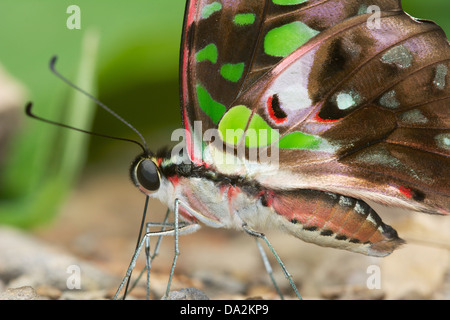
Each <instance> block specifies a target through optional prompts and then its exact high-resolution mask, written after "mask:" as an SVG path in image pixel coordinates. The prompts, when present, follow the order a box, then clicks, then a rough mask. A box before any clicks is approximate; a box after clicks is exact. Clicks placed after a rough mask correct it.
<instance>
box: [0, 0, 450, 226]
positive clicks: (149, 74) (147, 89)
mask: <svg viewBox="0 0 450 320" xmlns="http://www.w3.org/2000/svg"><path fill="white" fill-rule="evenodd" d="M72 4H74V2H73V1H65V0H40V1H36V0H1V1H0V65H1V66H3V68H4V69H5V70H4V71H5V72H6V73H8V74H9V75H10V76H12V77H13V78H14V79H15V80H16V81H18V82H19V83H20V85H21V86H22V88H23V90H24V95H23V104H25V102H27V101H33V103H34V106H35V108H34V111H35V112H36V113H37V114H38V115H40V116H43V117H45V118H49V119H54V120H59V121H62V122H64V123H67V124H70V125H74V126H77V127H82V128H90V127H91V126H92V130H93V131H95V132H98V133H104V134H109V135H115V136H119V137H125V138H134V139H135V138H137V137H136V136H135V134H134V133H133V132H132V131H131V130H129V129H128V128H127V127H126V126H124V125H123V124H122V123H120V122H119V121H117V120H116V119H115V118H113V117H112V116H110V115H108V114H107V113H105V112H103V111H102V110H99V109H98V108H96V107H95V106H94V105H92V104H91V103H90V102H89V101H88V100H87V99H84V98H82V97H80V95H78V94H76V93H75V92H74V90H73V89H71V88H69V87H68V86H67V85H66V84H64V83H63V82H62V81H60V80H59V79H58V78H56V77H55V76H54V75H52V74H51V73H50V71H49V69H48V62H49V60H50V58H51V57H52V56H53V55H55V54H56V55H58V57H59V60H58V62H57V69H58V70H59V71H60V72H62V73H63V74H64V75H66V76H67V77H68V78H69V79H72V80H74V81H75V82H76V83H77V84H79V85H80V86H81V87H83V88H84V89H86V90H87V91H89V92H90V93H92V94H93V95H94V96H97V97H99V99H100V100H101V101H103V102H104V103H105V104H106V105H108V106H109V107H110V108H112V109H113V110H115V111H116V112H117V113H118V114H120V115H122V116H123V117H124V118H125V119H126V120H127V121H129V122H130V123H132V124H133V125H134V126H135V127H136V128H137V129H138V130H139V131H141V132H142V133H143V134H144V136H145V137H146V138H147V139H148V142H149V144H150V146H151V148H152V149H157V148H158V147H161V146H163V145H165V144H168V143H170V132H172V130H173V129H174V128H177V127H179V126H180V125H181V121H180V113H179V95H178V55H179V44H180V37H181V28H182V23H183V14H184V12H183V11H184V6H185V1H184V0H129V1H123V0H84V1H76V5H78V6H79V7H80V8H81V29H80V30H77V29H74V30H70V29H68V28H67V26H66V21H67V19H68V18H69V16H71V15H72V14H73V13H67V12H66V11H67V8H68V7H69V6H70V5H72ZM403 7H404V9H405V11H407V12H408V13H409V14H411V15H412V16H415V17H420V18H426V19H430V20H434V21H436V22H437V23H438V24H439V25H440V26H441V27H443V28H444V30H445V31H446V33H447V35H448V34H450V14H449V13H450V1H449V0H429V1H423V0H404V1H403ZM94 115H95V117H94ZM0 117H1V114H0ZM19 120H20V121H19V123H18V124H17V130H16V131H15V132H14V135H13V136H12V137H11V138H10V139H8V144H7V145H6V147H7V149H4V150H6V151H3V154H2V153H0V166H1V167H0V223H3V224H14V225H17V226H21V227H32V226H35V225H38V224H42V223H43V222H47V221H49V220H51V218H52V217H53V216H54V215H55V213H56V212H57V211H58V208H59V206H60V205H61V203H62V202H63V201H64V199H65V198H66V196H67V194H68V192H69V191H70V188H71V187H72V186H73V184H74V183H75V182H76V181H77V179H78V178H79V176H80V175H81V174H82V172H83V170H84V169H83V168H84V164H85V163H87V165H88V166H97V167H102V166H103V164H104V163H108V162H114V161H115V160H116V159H117V158H124V159H129V161H131V160H132V158H133V156H134V155H135V154H136V153H138V152H139V149H137V148H136V147H135V146H133V145H129V144H126V143H123V142H117V141H110V140H107V139H102V138H95V137H94V138H90V137H88V136H86V135H83V134H79V133H76V132H72V131H70V130H64V129H61V128H56V127H54V126H50V125H47V124H44V123H40V122H37V121H34V120H31V119H28V118H26V117H25V116H24V114H23V113H22V112H21V113H20V119H19ZM0 123H1V122H0ZM0 133H1V131H0ZM0 141H1V140H0ZM86 161H87V162H86ZM123 171H124V172H125V171H126V168H123ZM105 187H107V186H105Z"/></svg>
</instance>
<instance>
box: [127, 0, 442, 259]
mask: <svg viewBox="0 0 450 320" xmlns="http://www.w3.org/2000/svg"><path fill="white" fill-rule="evenodd" d="M376 9H378V10H379V11H378V23H369V22H370V18H371V17H373V13H374V12H376ZM371 10H374V11H371ZM449 66H450V48H449V42H448V40H447V38H446V36H445V33H444V32H443V30H442V29H441V28H440V27H438V26H437V25H436V24H434V23H433V22H430V21H424V20H418V19H414V18H412V17H411V16H409V15H408V14H406V13H405V12H404V11H403V10H402V8H401V4H400V1H397V0H378V1H374V0H370V1H369V0H367V1H360V0H352V1H345V2H343V1H340V0H334V1H333V0H329V1H324V0H315V1H313V0H310V1H303V0H265V1H263V0H245V1H235V0H222V1H212V0H195V1H194V0H192V1H188V3H187V7H186V13H185V24H184V33H183V40H182V49H181V66H180V77H181V103H182V105H181V112H182V118H183V124H184V128H185V138H186V139H185V143H186V148H185V152H184V157H183V152H171V153H168V154H166V155H158V154H156V155H153V154H144V155H143V156H142V157H140V158H138V159H137V161H136V162H135V165H134V166H133V169H132V176H133V177H134V181H135V183H136V185H137V186H138V187H139V188H140V189H141V190H142V191H143V192H145V193H146V194H148V195H151V196H154V197H156V198H159V199H160V200H161V201H162V202H164V203H166V204H167V205H168V206H169V208H170V209H172V210H173V209H175V211H176V213H177V214H178V213H179V214H180V216H181V217H182V218H183V219H184V220H186V221H188V222H190V223H192V224H197V223H199V222H201V223H204V224H206V225H209V226H212V227H225V228H238V229H239V228H242V226H246V227H248V228H249V229H251V230H259V229H261V228H277V229H282V230H284V231H285V232H287V233H290V234H292V235H294V236H296V237H298V238H300V239H302V240H304V241H307V242H312V243H315V244H318V245H322V246H329V247H335V248H340V249H346V250H350V251H353V252H358V253H363V254H367V255H373V256H385V255H388V254H389V253H391V252H392V251H393V250H394V249H395V248H396V247H398V246H399V245H400V244H402V243H403V241H402V240H401V239H400V238H399V237H398V235H397V232H396V231H395V230H394V229H393V228H392V227H390V226H388V225H386V224H384V223H383V222H382V220H381V218H380V217H379V216H378V215H377V213H376V212H375V211H374V210H373V209H372V208H371V207H370V206H369V205H368V204H367V203H366V201H374V202H377V203H381V204H384V205H388V206H394V207H400V208H405V209H411V210H414V211H420V212H426V213H433V214H449V212H450V186H449V177H450V128H449V124H450V122H449V120H450V119H449V115H450V79H449V75H448V74H449V72H448V71H449ZM208 137H209V138H208ZM211 137H212V138H211ZM242 150H243V152H240V151H242ZM263 151H264V154H267V155H268V154H270V155H273V154H276V155H277V160H278V162H274V161H269V162H267V161H262V158H261V156H260V155H261V152H263ZM252 155H253V156H252ZM254 155H256V157H255V156H254ZM230 159H231V161H230ZM227 160H228V161H227ZM175 207H176V208H175Z"/></svg>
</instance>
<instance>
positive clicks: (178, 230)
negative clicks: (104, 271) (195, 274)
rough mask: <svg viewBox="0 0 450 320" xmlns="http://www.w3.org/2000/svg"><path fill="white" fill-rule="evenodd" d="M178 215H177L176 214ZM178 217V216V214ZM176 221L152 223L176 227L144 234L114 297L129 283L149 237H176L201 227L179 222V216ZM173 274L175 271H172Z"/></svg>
mask: <svg viewBox="0 0 450 320" xmlns="http://www.w3.org/2000/svg"><path fill="white" fill-rule="evenodd" d="M175 216H176V215H175ZM176 217H177V216H176ZM175 220H176V223H164V224H162V223H161V224H155V223H153V224H152V225H153V226H155V225H157V226H165V227H167V226H173V227H174V228H173V229H171V230H161V231H156V232H148V233H146V234H144V236H143V237H142V239H141V241H140V242H139V245H138V246H137V248H136V250H135V252H134V254H133V257H132V258H131V262H130V265H129V267H128V269H127V272H126V274H125V276H124V278H123V280H122V282H121V284H120V286H119V288H118V289H117V291H116V294H115V295H114V299H117V298H118V296H119V293H120V291H121V290H122V288H123V286H124V285H125V284H126V283H127V281H128V279H129V278H130V277H131V273H132V271H133V269H134V267H135V266H136V261H137V259H138V257H139V255H140V253H141V250H142V248H143V247H144V246H145V245H146V243H147V239H148V238H149V237H152V236H168V235H176V237H178V236H179V235H184V234H189V233H192V232H195V231H197V230H198V229H199V227H200V226H199V225H197V224H186V223H183V224H181V225H180V224H179V223H178V218H176V219H175ZM176 247H178V244H177V245H176ZM172 268H173V269H174V266H172ZM171 274H173V272H172V273H171Z"/></svg>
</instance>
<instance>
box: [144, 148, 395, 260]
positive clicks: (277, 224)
mask: <svg viewBox="0 0 450 320" xmlns="http://www.w3.org/2000/svg"><path fill="white" fill-rule="evenodd" d="M153 161H154V162H155V163H156V164H157V166H158V170H159V172H160V181H161V182H160V187H159V189H158V190H157V192H155V193H153V194H152V196H153V197H155V198H158V199H159V200H160V201H161V202H163V203H165V204H167V206H168V207H169V208H170V209H171V210H173V209H174V203H175V200H176V199H178V201H179V202H180V204H181V205H180V207H179V214H180V216H181V218H182V219H183V220H185V221H188V222H190V223H200V224H205V225H207V226H210V227H216V228H234V229H241V228H242V225H243V224H246V225H247V226H249V227H250V228H252V229H254V230H258V231H261V230H262V231H263V230H265V229H272V230H273V229H278V230H281V231H284V232H288V233H290V234H292V235H294V236H296V237H299V238H301V239H303V240H304V241H307V242H312V243H315V244H318V245H322V246H331V247H336V248H341V249H346V250H350V251H354V252H359V253H364V254H369V255H376V256H383V255H387V254H389V253H390V252H392V251H393V250H394V249H395V248H396V247H397V246H399V245H400V244H401V243H402V242H403V241H402V240H401V239H400V238H399V237H398V236H397V232H396V231H395V230H394V229H392V228H391V227H390V226H388V225H386V224H384V223H383V222H382V220H381V218H380V217H379V216H378V215H377V213H376V212H375V211H374V210H373V209H372V208H371V207H370V206H369V205H367V204H366V203H365V202H363V201H361V200H359V199H355V198H351V197H347V196H344V195H339V194H335V193H330V192H324V191H320V190H312V189H295V190H280V189H271V188H268V187H266V186H263V185H261V184H260V183H258V182H257V181H255V180H254V179H251V178H249V177H245V176H239V175H227V174H224V173H222V172H219V171H218V170H217V169H216V168H214V167H212V166H210V165H207V164H200V165H196V164H194V163H192V162H186V161H184V162H183V161H181V160H180V159H179V158H178V157H176V156H175V157H173V156H161V157H158V156H156V157H154V160H153Z"/></svg>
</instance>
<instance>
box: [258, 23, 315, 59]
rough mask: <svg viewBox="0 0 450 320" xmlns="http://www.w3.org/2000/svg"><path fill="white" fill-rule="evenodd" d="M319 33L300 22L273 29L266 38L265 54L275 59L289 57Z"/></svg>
mask: <svg viewBox="0 0 450 320" xmlns="http://www.w3.org/2000/svg"><path fill="white" fill-rule="evenodd" d="M318 33H319V32H318V31H316V30H314V29H311V28H310V27H308V26H307V25H306V24H304V23H302V22H300V21H294V22H292V23H288V24H285V25H282V26H281V27H277V28H273V29H272V30H270V31H269V32H268V33H267V34H266V37H265V38H264V52H265V53H266V54H268V55H271V56H275V57H287V56H288V55H290V54H291V53H292V52H294V51H295V50H297V49H298V48H300V47H301V46H302V45H303V44H305V43H306V42H307V41H308V40H309V39H311V38H312V37H314V36H315V35H317V34H318Z"/></svg>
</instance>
